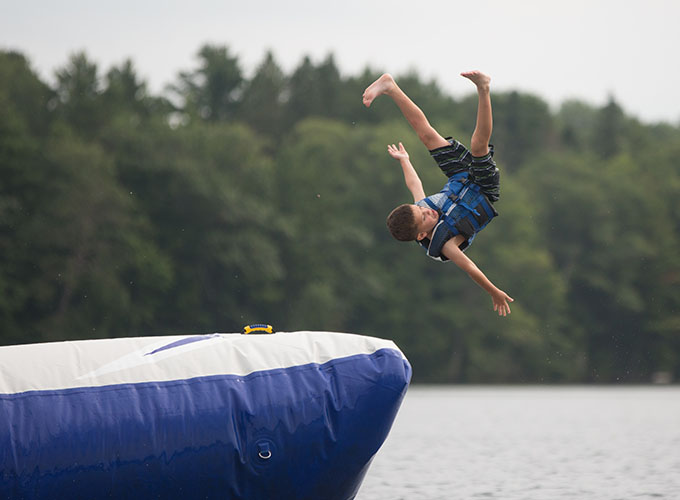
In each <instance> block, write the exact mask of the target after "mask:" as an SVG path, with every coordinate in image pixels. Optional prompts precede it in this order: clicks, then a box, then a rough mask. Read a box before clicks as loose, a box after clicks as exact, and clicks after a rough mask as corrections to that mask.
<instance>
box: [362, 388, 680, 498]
mask: <svg viewBox="0 0 680 500" xmlns="http://www.w3.org/2000/svg"><path fill="white" fill-rule="evenodd" d="M356 498H357V500H421V499H422V500H439V499H441V500H454V499H503V500H555V499H570V500H571V499H573V500H591V499H598V500H599V499H609V500H624V499H625V500H628V499H631V500H642V499H646V498H655V499H658V498H666V499H673V500H678V499H680V387H674V386H664V387H656V386H654V387H633V388H631V387H614V388H609V387H607V388H604V387H460V386H456V387H423V386H412V387H411V388H410V389H409V391H408V393H407V395H406V398H405V399H404V403H403V405H402V407H401V410H400V411H399V414H398V415H397V419H396V421H395V423H394V426H393V428H392V431H391V432H390V435H389V436H388V438H387V441H386V442H385V444H384V445H383V447H382V448H381V449H380V451H379V452H378V454H377V455H376V457H375V459H374V461H373V464H372V466H371V468H370V469H369V471H368V474H367V476H366V478H365V480H364V483H363V485H362V487H361V489H360V490H359V494H358V495H357V497H356Z"/></svg>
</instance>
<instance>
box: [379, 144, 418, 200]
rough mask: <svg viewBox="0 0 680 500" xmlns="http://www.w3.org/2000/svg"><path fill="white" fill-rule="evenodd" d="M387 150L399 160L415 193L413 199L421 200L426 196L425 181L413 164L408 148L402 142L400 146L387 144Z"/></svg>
mask: <svg viewBox="0 0 680 500" xmlns="http://www.w3.org/2000/svg"><path fill="white" fill-rule="evenodd" d="M387 152H388V153H389V154H390V156H391V157H392V158H394V159H395V160H399V164H400V165H401V170H402V172H403V173H404V181H405V182H406V187H407V188H408V190H409V191H411V194H412V195H413V201H414V202H416V201H420V200H422V199H423V198H425V191H424V190H423V183H422V182H421V181H420V177H418V174H417V173H416V169H415V168H413V165H411V160H410V159H409V157H408V153H407V152H406V148H404V145H403V144H402V143H401V142H400V143H399V147H398V148H397V146H395V145H394V144H392V145H389V146H387Z"/></svg>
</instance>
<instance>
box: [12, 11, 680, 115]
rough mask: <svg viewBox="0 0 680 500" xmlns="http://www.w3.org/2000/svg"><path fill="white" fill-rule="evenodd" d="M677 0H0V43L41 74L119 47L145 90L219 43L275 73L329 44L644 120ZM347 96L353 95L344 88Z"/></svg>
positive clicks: (360, 60)
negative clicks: (269, 60) (272, 65)
mask: <svg viewBox="0 0 680 500" xmlns="http://www.w3.org/2000/svg"><path fill="white" fill-rule="evenodd" d="M679 22H680V2H679V1H677V0H645V1H639V0H632V1H627V0H569V1H550V0H515V1H512V0H474V1H466V2H462V1H456V0H432V1H428V0H392V1H385V0H375V1H372V0H337V1H334V2H325V1H323V0H276V1H275V0H240V1H233V0H224V1H217V0H193V1H175V0H164V1H161V0H134V1H133V0H109V1H106V2H104V1H98V0H0V48H1V49H4V50H7V49H14V50H18V51H20V52H22V53H23V54H25V55H26V56H27V57H28V58H29V60H30V61H31V63H32V65H33V68H34V69H35V70H36V71H37V72H38V74H39V75H40V76H41V77H42V78H44V79H45V80H47V81H48V82H52V81H53V75H54V71H55V69H57V68H59V67H62V66H63V65H64V64H65V63H66V62H67V60H68V57H69V55H71V54H72V53H74V52H76V51H81V50H84V51H85V52H86V53H87V55H88V56H89V57H90V59H92V60H94V61H96V62H97V63H98V64H99V66H100V70H101V71H102V73H103V72H104V71H106V70H108V69H109V68H110V67H111V66H112V65H118V64H120V63H121V62H123V61H124V60H125V59H127V58H130V59H132V61H133V62H134V64H135V67H136V69H137V72H138V74H139V75H140V76H141V77H142V78H143V79H144V80H145V81H146V82H147V83H148V84H149V87H150V89H151V90H152V92H160V91H161V89H162V88H163V87H164V86H165V85H166V84H168V83H170V82H172V81H174V80H175V77H176V75H177V73H178V72H179V71H181V70H189V69H193V68H194V67H195V65H196V59H195V55H196V53H197V52H198V50H199V48H200V47H201V46H202V45H203V44H204V43H213V44H224V45H227V46H228V47H229V48H230V49H231V51H232V53H233V54H235V55H236V56H238V58H239V61H240V62H241V65H242V68H243V70H244V71H245V73H246V75H247V76H250V75H251V74H252V72H253V71H254V69H255V68H256V67H257V65H258V64H259V63H260V62H261V60H262V59H263V57H264V55H265V52H266V51H267V50H272V51H273V53H274V55H275V58H276V60H277V61H278V63H279V64H280V65H281V66H282V68H283V69H284V70H285V71H286V72H290V71H291V70H293V69H294V68H295V67H296V66H297V65H298V64H299V63H300V62H301V60H302V57H303V56H304V55H309V56H311V58H312V60H313V61H315V62H320V61H321V60H323V59H324V58H325V57H326V56H327V55H328V54H329V53H332V54H333V55H334V56H335V61H336V64H337V65H338V67H339V68H340V71H341V72H342V73H343V74H344V75H354V74H357V73H359V72H360V71H361V70H363V69H364V68H365V67H366V66H367V65H370V66H371V67H372V68H373V69H379V70H385V71H390V72H392V73H395V74H397V75H398V74H399V73H400V72H402V73H403V72H405V71H408V70H415V71H417V72H418V73H419V74H420V75H421V77H422V78H423V79H425V80H430V79H433V78H434V79H436V80H437V82H438V83H439V84H440V86H441V87H442V88H443V89H444V90H445V91H447V92H448V93H450V94H452V95H454V96H456V97H458V96H461V95H464V94H465V93H467V92H469V91H470V85H469V82H466V81H465V80H463V79H462V78H461V77H459V76H458V74H459V73H460V72H461V71H464V70H467V69H481V70H482V71H485V72H487V73H489V74H490V75H491V76H492V85H493V88H495V89H497V90H510V89H516V90H520V91H527V92H532V93H535V94H537V95H539V96H541V97H542V98H544V99H546V100H547V101H548V102H549V103H550V104H551V106H553V107H554V108H555V107H557V106H558V105H559V103H560V102H562V101H563V100H565V99H568V98H577V99H581V100H584V101H586V102H588V103H590V104H593V105H597V106H600V105H603V104H604V103H605V102H606V101H607V98H608V96H609V95H613V96H614V98H615V99H616V100H617V102H619V104H621V106H623V108H624V109H625V110H626V112H628V113H629V114H632V115H634V116H637V117H638V118H640V119H641V120H643V121H645V122H653V121H668V122H671V123H673V124H679V123H680V98H679V97H678V92H679V89H680V63H678V60H679V56H678V49H680V27H679ZM357 98H360V96H357Z"/></svg>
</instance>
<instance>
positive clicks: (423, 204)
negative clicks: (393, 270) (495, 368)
mask: <svg viewBox="0 0 680 500" xmlns="http://www.w3.org/2000/svg"><path fill="white" fill-rule="evenodd" d="M461 76H463V77H465V78H467V79H469V80H470V81H472V83H474V84H475V85H476V86H477V94H478V98H479V99H478V107H477V123H476V126H475V131H474V133H473V134H472V140H471V143H470V150H469V151H468V150H467V149H466V148H465V147H464V146H463V145H462V144H460V143H459V142H458V141H456V140H454V139H450V138H449V139H445V138H444V137H442V136H441V135H439V133H438V132H437V131H436V130H435V129H434V128H433V127H432V126H431V125H430V123H429V122H428V120H427V118H426V117H425V114H424V113H423V112H422V111H421V110H420V108H419V107H418V106H416V104H415V103H414V102H413V101H411V99H410V98H409V97H408V96H407V95H406V94H405V93H404V92H403V91H402V90H401V89H400V88H399V86H398V85H397V83H396V82H395V81H394V79H393V78H392V76H391V75H389V74H387V73H386V74H384V75H382V76H381V77H380V78H378V79H377V80H376V81H375V82H373V83H372V84H371V85H370V86H369V87H368V88H367V89H366V90H365V92H364V95H363V102H364V105H365V106H366V107H369V106H370V105H371V103H372V102H373V101H374V100H375V99H376V98H377V97H378V96H380V95H387V96H389V97H391V98H392V100H393V101H394V102H395V104H396V105H397V106H398V107H399V109H400V110H401V112H402V114H403V115H404V118H406V120H407V121H408V123H409V124H410V125H411V127H412V128H413V130H414V131H415V132H416V133H417V134H418V137H419V138H420V140H421V142H422V143H423V144H424V145H425V147H427V149H428V150H429V151H430V154H431V155H432V157H433V158H434V159H435V161H436V162H437V165H439V167H440V168H441V169H442V171H443V172H444V173H445V174H446V175H447V177H448V178H449V181H448V182H447V183H446V185H445V186H444V189H442V191H440V192H439V193H437V194H434V195H432V196H429V197H425V192H424V191H423V185H422V182H421V181H420V178H419V177H418V174H417V173H416V171H415V169H414V168H413V165H411V162H410V160H409V155H408V153H407V152H406V149H405V148H404V146H403V145H402V144H401V143H399V147H397V146H395V145H394V144H392V145H389V146H387V151H388V153H389V154H390V156H392V157H393V158H395V159H396V160H399V163H400V164H401V168H402V171H403V173H404V180H405V181H406V187H407V188H408V189H409V191H411V194H412V195H413V201H414V204H404V205H400V206H398V207H397V208H395V209H394V210H393V211H392V212H391V213H390V215H389V216H388V217H387V226H388V228H389V230H390V232H391V233H392V236H394V237H395V238H396V239H397V240H400V241H413V240H415V241H417V242H418V243H420V244H421V245H422V246H423V247H425V248H426V249H427V254H428V255H429V256H430V257H432V258H435V259H437V260H442V261H446V260H451V261H453V262H454V263H455V264H456V265H457V266H458V267H460V268H461V269H463V270H464V271H465V272H466V273H468V275H469V276H470V278H472V279H473V280H474V281H475V282H476V283H477V284H478V285H479V286H481V287H482V288H483V289H484V290H486V291H487V293H489V295H491V299H492V301H493V309H494V311H498V314H499V315H500V316H506V315H507V314H510V305H509V302H513V300H514V299H512V298H511V297H510V296H509V295H508V294H506V293H505V292H504V291H502V290H500V289H499V288H496V286H495V285H494V284H493V283H491V281H489V279H488V278H487V277H486V276H485V275H484V273H482V271H481V270H480V269H479V268H478V267H477V266H476V265H475V263H474V262H472V260H470V259H469V258H468V257H467V256H466V255H465V254H464V253H463V251H464V250H465V249H466V248H467V247H468V246H469V245H470V243H472V240H473V239H474V237H475V235H476V234H477V233H478V232H479V231H481V230H482V229H483V228H484V227H485V226H486V224H488V223H489V221H490V220H491V219H492V218H493V217H494V216H496V215H497V213H496V211H495V210H494V208H493V205H492V203H493V202H495V201H496V200H498V197H499V173H498V168H496V164H495V162H494V161H493V146H491V145H490V144H489V139H491V130H492V127H493V117H492V113H491V97H490V93H489V84H490V83H491V78H489V77H488V76H487V75H485V74H484V73H481V72H480V71H467V72H464V73H461Z"/></svg>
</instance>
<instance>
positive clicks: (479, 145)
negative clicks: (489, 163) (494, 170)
mask: <svg viewBox="0 0 680 500" xmlns="http://www.w3.org/2000/svg"><path fill="white" fill-rule="evenodd" d="M470 153H472V156H476V157H477V158H481V157H482V156H486V155H488V154H489V143H488V142H487V141H472V142H471V143H470Z"/></svg>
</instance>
